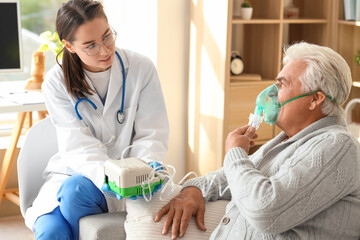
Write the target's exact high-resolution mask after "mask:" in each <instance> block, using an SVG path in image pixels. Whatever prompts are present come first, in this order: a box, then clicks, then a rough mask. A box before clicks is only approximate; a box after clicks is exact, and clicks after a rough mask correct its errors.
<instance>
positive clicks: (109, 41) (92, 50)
mask: <svg viewBox="0 0 360 240" xmlns="http://www.w3.org/2000/svg"><path fill="white" fill-rule="evenodd" d="M116 36H117V32H116V31H115V30H113V29H112V33H111V34H110V35H108V36H106V37H105V38H104V40H103V45H104V46H105V47H111V46H112V45H113V43H114V42H115V40H116ZM79 49H80V50H81V51H83V52H84V53H86V54H87V55H88V56H94V55H96V54H98V53H99V51H100V44H98V43H94V44H91V46H89V47H87V48H86V50H82V49H81V48H79Z"/></svg>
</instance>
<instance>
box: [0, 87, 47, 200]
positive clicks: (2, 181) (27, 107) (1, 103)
mask: <svg viewBox="0 0 360 240" xmlns="http://www.w3.org/2000/svg"><path fill="white" fill-rule="evenodd" d="M23 86H25V82H22V81H19V82H11V83H10V82H6V83H0V89H1V91H0V113H11V112H17V113H18V115H17V120H16V123H15V125H14V128H13V130H12V133H11V141H10V145H9V148H8V149H6V152H5V155H4V159H3V162H2V166H1V169H0V204H1V201H2V199H3V198H4V199H8V200H10V201H11V202H13V203H15V204H17V205H18V206H20V201H19V189H6V184H7V181H8V178H9V172H10V168H11V166H12V163H13V162H14V160H15V159H14V153H15V150H16V146H17V143H18V141H19V137H20V134H21V130H22V128H23V127H24V124H25V128H26V130H28V129H29V128H30V127H31V126H32V124H33V121H32V119H33V118H32V112H33V111H37V112H38V114H39V119H43V118H45V117H46V114H47V111H46V107H45V103H44V102H43V101H41V100H40V101H39V102H36V101H32V102H24V101H22V104H20V103H17V102H14V101H11V100H9V98H7V97H6V96H8V94H9V92H12V91H13V92H15V91H19V90H20V91H23V92H22V93H24V90H23V89H24V87H23ZM19 94H21V92H20V93H19ZM25 120H27V121H25ZM29 170H30V169H29Z"/></svg>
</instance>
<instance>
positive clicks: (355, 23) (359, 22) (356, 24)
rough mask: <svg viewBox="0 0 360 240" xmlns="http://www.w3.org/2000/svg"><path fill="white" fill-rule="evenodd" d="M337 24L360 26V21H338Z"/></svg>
mask: <svg viewBox="0 0 360 240" xmlns="http://www.w3.org/2000/svg"><path fill="white" fill-rule="evenodd" d="M338 24H342V25H350V26H357V27H358V26H360V21H346V20H339V21H338Z"/></svg>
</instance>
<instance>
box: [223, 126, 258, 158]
mask: <svg viewBox="0 0 360 240" xmlns="http://www.w3.org/2000/svg"><path fill="white" fill-rule="evenodd" d="M257 137H258V135H257V134H256V133H255V128H254V127H250V126H249V125H246V126H243V127H240V128H237V129H235V130H234V131H232V132H231V133H229V135H228V136H227V138H226V141H225V154H226V153H227V152H228V151H229V150H230V149H232V148H234V147H241V148H242V149H244V150H245V151H246V152H247V153H248V154H249V150H250V147H252V146H254V145H255V142H254V141H253V140H254V139H256V138H257Z"/></svg>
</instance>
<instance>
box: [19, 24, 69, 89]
mask: <svg viewBox="0 0 360 240" xmlns="http://www.w3.org/2000/svg"><path fill="white" fill-rule="evenodd" d="M40 39H41V40H42V42H43V44H42V45H41V46H40V47H39V48H38V49H37V50H35V51H34V52H33V55H32V61H31V78H29V79H28V80H27V83H26V85H25V89H28V90H40V89H41V84H42V82H43V81H44V74H45V54H44V52H47V51H52V52H53V53H54V54H55V56H56V55H57V54H58V53H59V52H60V51H61V50H62V49H63V43H62V42H61V41H60V39H59V35H58V34H57V33H56V32H55V33H51V32H50V31H46V32H43V33H42V34H40ZM61 57H62V56H61V55H60V56H59V58H61Z"/></svg>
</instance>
